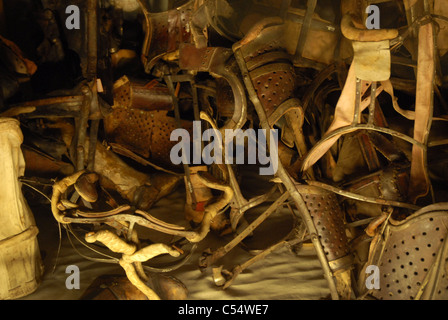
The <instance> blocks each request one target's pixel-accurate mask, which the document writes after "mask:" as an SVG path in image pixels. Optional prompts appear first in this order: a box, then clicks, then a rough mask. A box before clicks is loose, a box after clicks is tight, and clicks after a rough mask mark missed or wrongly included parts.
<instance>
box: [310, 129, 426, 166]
mask: <svg viewBox="0 0 448 320" xmlns="http://www.w3.org/2000/svg"><path fill="white" fill-rule="evenodd" d="M357 130H372V131H378V132H381V133H385V134H389V135H391V136H394V137H396V138H399V139H402V140H404V141H406V142H409V143H411V144H413V145H416V146H418V147H420V148H422V149H423V150H426V149H427V146H426V145H425V144H423V143H421V142H419V141H417V140H415V139H413V138H411V137H409V136H407V135H405V134H403V133H401V132H398V131H395V130H392V129H389V128H382V127H375V126H373V125H370V124H358V125H349V126H345V127H342V128H339V129H336V130H334V131H332V132H331V133H329V134H328V135H327V136H325V137H323V138H322V139H321V140H319V142H318V143H316V144H315V145H314V146H313V148H312V149H311V150H310V152H309V153H308V154H307V155H306V157H305V159H304V161H303V163H308V161H309V158H310V157H311V156H312V154H313V152H314V151H315V150H318V149H319V147H320V146H321V145H322V144H323V143H324V142H326V141H327V140H330V139H331V138H333V137H336V136H339V135H341V136H342V135H345V134H347V133H351V132H354V131H357Z"/></svg>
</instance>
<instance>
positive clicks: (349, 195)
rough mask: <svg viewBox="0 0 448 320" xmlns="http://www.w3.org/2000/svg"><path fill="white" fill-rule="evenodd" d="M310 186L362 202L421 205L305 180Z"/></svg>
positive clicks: (408, 205) (406, 205)
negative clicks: (370, 195) (364, 194)
mask: <svg viewBox="0 0 448 320" xmlns="http://www.w3.org/2000/svg"><path fill="white" fill-rule="evenodd" d="M306 182H307V183H308V184H309V185H310V186H315V187H318V188H322V189H324V190H327V191H331V192H333V193H336V194H338V195H340V196H343V197H346V198H350V199H353V200H358V201H363V202H368V203H374V204H379V205H385V206H391V207H399V208H406V209H411V210H415V211H417V210H420V209H421V207H419V206H416V205H413V204H409V203H404V202H400V201H394V200H387V199H381V198H373V197H367V196H363V195H360V194H356V193H352V192H349V191H345V190H342V189H339V188H336V187H334V186H331V185H328V184H325V183H322V182H319V181H311V180H310V181H306Z"/></svg>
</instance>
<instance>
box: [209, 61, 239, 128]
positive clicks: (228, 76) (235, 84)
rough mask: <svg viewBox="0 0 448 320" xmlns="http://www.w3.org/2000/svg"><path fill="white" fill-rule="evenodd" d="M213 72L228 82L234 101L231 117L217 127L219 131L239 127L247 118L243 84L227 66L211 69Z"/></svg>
mask: <svg viewBox="0 0 448 320" xmlns="http://www.w3.org/2000/svg"><path fill="white" fill-rule="evenodd" d="M213 73H216V74H217V75H218V76H220V77H222V78H223V79H224V80H226V81H227V82H228V83H229V85H230V88H231V89H232V92H233V99H234V103H235V104H234V106H235V109H234V110H235V111H234V113H233V116H232V118H231V119H229V120H227V121H226V123H225V124H224V126H223V127H221V128H219V131H221V133H222V132H223V131H224V130H226V129H233V130H238V129H241V128H242V127H243V126H244V124H245V123H246V120H247V99H246V91H245V89H244V85H243V83H242V82H241V80H240V79H239V78H238V75H237V74H236V73H234V72H232V71H230V68H229V67H227V66H222V67H219V68H217V69H216V70H213ZM223 136H225V135H223Z"/></svg>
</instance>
